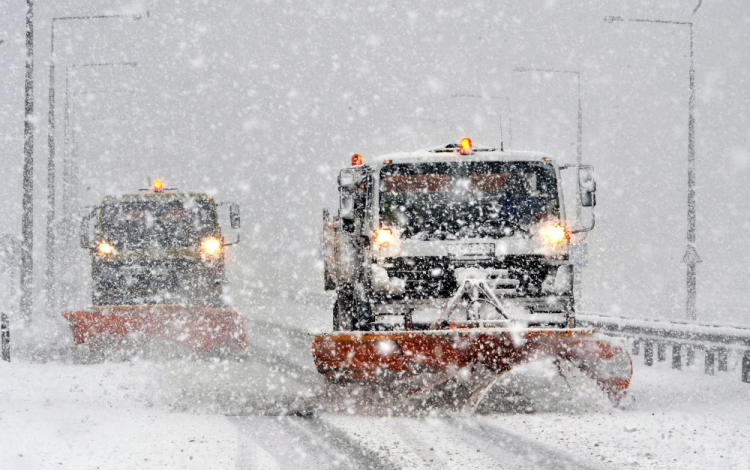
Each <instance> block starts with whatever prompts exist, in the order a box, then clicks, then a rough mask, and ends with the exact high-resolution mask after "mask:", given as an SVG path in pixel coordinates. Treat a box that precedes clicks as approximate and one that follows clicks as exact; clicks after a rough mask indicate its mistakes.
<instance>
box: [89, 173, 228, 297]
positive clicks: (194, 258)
mask: <svg viewBox="0 0 750 470" xmlns="http://www.w3.org/2000/svg"><path fill="white" fill-rule="evenodd" d="M226 205H227V206H228V207H229V215H230V217H229V218H230V224H231V228H232V229H238V228H239V227H240V217H239V207H238V206H237V205H236V204H226ZM219 206H220V205H219V204H217V203H216V202H215V201H214V200H213V198H211V197H209V196H208V195H206V194H202V193H191V192H183V191H179V190H176V189H167V188H164V187H163V183H162V182H161V181H160V180H156V181H154V183H153V186H152V188H151V189H148V190H141V191H140V192H138V193H135V194H125V195H122V196H118V197H114V196H107V197H105V198H104V200H103V201H102V203H101V205H99V206H97V207H95V208H92V209H91V210H90V211H89V213H88V214H87V215H86V217H84V219H83V222H82V227H81V246H82V247H83V248H86V249H88V251H89V254H90V258H91V272H92V303H93V305H95V306H103V305H156V304H182V305H202V306H212V307H217V306H223V305H224V302H223V300H222V296H223V287H224V285H225V284H226V270H225V265H224V250H225V246H227V245H231V244H234V243H237V242H238V241H239V235H237V238H236V240H229V241H228V240H226V239H225V237H224V234H223V233H222V229H221V226H220V223H219Z"/></svg>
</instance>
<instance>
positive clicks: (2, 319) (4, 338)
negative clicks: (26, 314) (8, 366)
mask: <svg viewBox="0 0 750 470" xmlns="http://www.w3.org/2000/svg"><path fill="white" fill-rule="evenodd" d="M0 343H1V344H0V350H2V352H1V353H0V355H2V360H3V361H8V362H10V322H9V321H8V314H7V313H0Z"/></svg>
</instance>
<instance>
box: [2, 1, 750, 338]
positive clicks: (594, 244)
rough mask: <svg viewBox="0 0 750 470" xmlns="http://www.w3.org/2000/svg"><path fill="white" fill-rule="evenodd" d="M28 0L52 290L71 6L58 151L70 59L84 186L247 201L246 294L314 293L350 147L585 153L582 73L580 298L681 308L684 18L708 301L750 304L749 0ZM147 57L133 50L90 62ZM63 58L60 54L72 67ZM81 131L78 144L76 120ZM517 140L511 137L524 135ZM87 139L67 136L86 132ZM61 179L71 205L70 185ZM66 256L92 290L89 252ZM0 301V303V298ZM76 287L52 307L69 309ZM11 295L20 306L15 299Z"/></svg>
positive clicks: (12, 218) (240, 280)
mask: <svg viewBox="0 0 750 470" xmlns="http://www.w3.org/2000/svg"><path fill="white" fill-rule="evenodd" d="M363 3H365V2H355V1H352V2H325V1H311V2H302V1H290V2H272V1H267V2H250V1H237V0H212V1H190V0H187V1H178V0H162V1H158V2H157V1H144V2H132V3H128V4H123V2H117V1H87V2H85V4H83V2H74V1H54V2H52V1H46V2H45V1H37V2H36V6H35V21H36V23H35V27H36V30H35V40H36V56H35V66H36V70H35V87H36V88H35V93H36V101H35V104H36V119H37V124H38V127H37V134H36V139H35V184H36V186H35V193H34V196H35V202H36V205H35V213H34V217H35V227H34V230H35V240H34V243H35V245H34V247H35V281H36V284H37V286H38V289H37V292H38V295H37V298H36V303H35V305H36V307H38V308H39V309H41V308H42V307H43V305H44V302H43V295H44V292H42V290H41V286H42V285H43V273H44V245H45V220H46V219H45V215H46V207H45V201H46V185H47V182H46V165H47V156H48V151H47V125H46V122H47V113H48V107H47V89H48V86H49V82H48V77H49V68H48V67H49V60H50V50H49V49H50V48H49V46H50V44H49V41H50V25H51V19H52V18H53V17H62V16H71V15H72V16H79V15H98V14H112V13H117V14H120V13H140V12H144V11H149V17H148V18H143V19H142V20H140V21H130V20H92V21H58V22H57V23H56V27H55V30H56V44H55V47H56V49H57V51H58V53H57V56H56V57H57V60H56V63H57V75H56V77H57V87H56V90H57V102H58V105H57V114H56V121H57V131H58V132H57V134H56V136H57V142H58V147H57V155H58V158H57V165H58V168H59V169H60V173H59V175H62V168H63V163H62V161H63V157H64V154H65V150H64V148H65V145H64V141H65V139H64V135H65V132H66V130H65V126H64V108H65V106H64V103H65V100H66V97H65V76H66V74H67V76H68V90H69V96H68V101H69V110H70V125H69V126H68V135H69V145H68V155H69V156H70V159H71V160H72V161H73V162H74V163H75V165H77V166H74V169H75V168H77V173H76V174H77V175H78V179H77V180H76V181H77V182H76V185H75V188H76V191H75V194H74V196H75V198H76V199H75V201H74V202H75V203H76V204H77V205H89V204H95V203H97V202H99V201H100V200H101V198H102V197H103V196H104V195H106V194H112V193H122V192H131V191H134V190H136V189H137V188H141V187H145V184H146V182H147V178H148V177H153V176H161V177H163V178H165V180H166V181H167V185H168V186H176V187H178V188H181V189H191V190H205V191H208V192H210V193H212V194H214V195H215V196H216V197H217V198H218V199H219V200H225V201H235V202H238V203H240V204H241V206H242V215H243V229H242V237H243V239H242V244H241V245H239V246H238V247H235V248H231V249H230V254H229V258H230V260H231V262H232V263H233V264H232V270H231V275H232V278H233V280H232V283H233V286H234V289H235V292H241V291H242V290H243V288H244V287H252V286H259V285H264V286H273V285H283V287H285V288H292V289H321V288H322V272H321V260H320V255H319V243H318V241H319V236H320V230H321V212H322V209H323V208H324V207H331V208H333V207H334V206H335V204H336V196H337V190H336V185H335V181H336V176H337V173H338V170H339V169H340V168H341V167H343V166H344V165H346V164H348V161H349V156H350V155H351V154H352V153H354V152H358V153H362V154H364V155H377V154H380V153H386V152H393V151H402V150H414V149H418V148H423V147H427V146H432V145H437V144H445V143H448V142H452V141H456V140H457V139H458V138H460V137H462V136H464V135H467V136H470V137H472V139H473V140H474V141H475V142H479V143H484V144H488V145H499V144H500V135H501V129H502V134H503V136H504V140H505V146H506V148H508V147H510V148H514V149H530V150H540V151H545V152H548V153H550V154H552V155H553V156H554V157H555V158H556V159H558V161H560V162H563V163H564V162H573V161H574V160H575V152H576V147H575V140H576V112H577V94H576V81H575V78H574V77H573V76H571V75H564V74H554V75H552V74H539V73H515V72H513V69H514V68H515V67H541V68H551V69H564V70H574V71H579V72H580V74H581V96H582V100H583V129H584V130H583V156H584V161H585V162H588V163H592V164H594V165H595V167H596V175H597V181H598V194H597V197H598V206H597V208H596V210H597V217H598V218H597V228H596V230H595V231H594V232H593V233H591V234H590V235H589V236H588V239H587V241H588V243H589V251H590V258H589V265H588V267H587V268H586V270H585V272H584V278H583V299H582V300H583V306H584V308H585V309H586V310H588V311H593V312H600V313H607V314H614V315H626V316H638V317H664V318H682V317H684V315H685V313H684V310H685V265H684V264H683V263H682V257H683V255H684V253H685V247H686V242H685V231H686V214H687V204H686V198H687V196H686V187H687V120H688V94H689V90H688V67H689V31H688V28H687V27H685V26H674V25H657V24H641V23H615V24H607V23H605V22H604V21H603V18H604V17H605V16H607V15H618V16H623V17H626V18H649V19H666V20H675V21H692V22H694V24H695V44H694V48H695V49H694V50H695V69H696V88H697V100H696V137H697V146H696V155H697V170H696V174H697V188H696V191H697V213H698V219H697V248H698V253H699V254H700V256H701V258H702V260H703V263H701V264H700V265H699V266H698V316H699V319H702V320H712V321H722V322H732V323H745V324H747V323H750V314H748V308H747V306H746V303H745V301H746V298H747V295H746V293H747V292H748V291H749V289H750V277H749V276H748V269H747V266H749V265H750V252H749V251H748V241H749V240H750V236H749V235H748V233H750V217H748V216H750V205H748V199H749V197H750V185H748V184H747V183H746V181H747V177H748V174H749V173H750V132H748V128H749V126H748V124H749V123H750V114H749V112H748V107H749V105H750V48H748V44H750V2H746V1H743V0H735V1H723V2H715V1H706V2H703V5H702V6H701V7H700V8H699V9H698V11H697V12H696V13H695V14H693V9H694V8H695V6H696V4H697V3H698V1H697V0H689V1H687V0H686V1H682V0H680V1H677V0H675V1H667V2H645V1H614V0H607V1H598V2H586V1H576V2H556V1H538V2H536V1H528V2H517V1H498V0H485V1H475V2H463V4H462V5H460V6H457V5H456V2H451V1H443V2H427V1H423V2H408V5H407V4H402V3H395V4H394V3H393V2H382V3H378V2H371V4H370V5H363ZM24 14H25V1H22V0H4V1H3V2H0V40H4V41H5V42H4V43H2V44H0V63H1V64H2V73H0V181H1V182H2V184H0V217H2V220H3V222H4V223H3V227H2V229H0V232H2V233H8V234H16V235H17V234H20V224H21V172H22V164H23V99H24V96H23V80H24V53H25V49H24ZM124 61H137V66H135V67H133V66H127V65H119V66H108V67H102V66H84V65H87V64H96V63H103V62H124ZM66 70H67V72H66ZM73 135H75V139H73ZM511 137H512V141H511ZM73 140H74V141H75V145H74V143H73ZM61 178H62V176H60V178H59V179H58V186H57V187H58V203H59V205H58V213H60V212H61V211H62V208H63V201H62V199H63V198H62V183H61ZM69 245H70V246H71V247H72V248H70V249H69V250H68V251H69V253H72V254H73V256H74V258H70V259H68V260H65V262H64V264H65V266H64V267H61V268H60V271H61V274H65V275H66V276H67V283H68V285H69V288H70V289H73V290H72V291H71V293H72V294H73V295H71V296H69V297H68V298H67V302H68V303H69V305H68V306H77V307H81V306H84V305H86V304H87V303H88V295H89V294H88V287H87V285H88V284H87V275H88V274H87V271H86V269H87V268H86V263H87V255H86V253H85V251H84V250H82V249H80V248H77V238H76V239H74V240H72V241H70V242H69ZM6 300H7V299H6ZM63 306H65V305H60V308H62V307H63ZM4 308H8V307H4Z"/></svg>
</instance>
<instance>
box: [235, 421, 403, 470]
mask: <svg viewBox="0 0 750 470" xmlns="http://www.w3.org/2000/svg"><path fill="white" fill-rule="evenodd" d="M229 420H230V422H231V423H232V424H234V425H235V426H236V428H237V433H238V440H239V442H240V444H239V449H238V452H239V455H238V457H237V466H236V468H237V469H238V470H272V469H273V470H275V469H287V468H305V469H313V470H314V469H330V468H342V469H366V470H394V469H396V468H397V467H396V466H395V465H393V464H392V463H391V462H389V461H387V460H385V459H383V458H382V457H381V456H379V455H378V454H377V453H375V452H373V451H370V450H368V449H366V448H365V447H362V446H361V445H359V444H358V443H357V442H356V441H355V440H353V439H351V438H350V437H348V436H347V435H346V433H344V432H343V431H341V430H340V429H338V428H336V427H335V426H333V425H331V424H329V423H326V422H325V421H324V420H321V419H304V418H297V417H266V416H248V417H230V418H229Z"/></svg>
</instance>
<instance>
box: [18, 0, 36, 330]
mask: <svg viewBox="0 0 750 470" xmlns="http://www.w3.org/2000/svg"><path fill="white" fill-rule="evenodd" d="M25 94H26V98H25V114H24V126H23V131H24V132H23V134H24V142H23V202H22V206H23V215H22V216H21V236H22V242H21V305H20V307H21V317H22V318H23V321H24V322H25V323H27V324H28V323H30V322H31V311H32V308H33V284H34V257H33V251H34V123H33V119H34V0H26V79H25Z"/></svg>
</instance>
